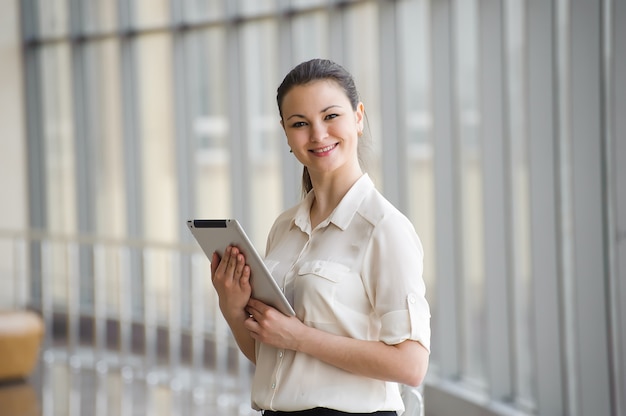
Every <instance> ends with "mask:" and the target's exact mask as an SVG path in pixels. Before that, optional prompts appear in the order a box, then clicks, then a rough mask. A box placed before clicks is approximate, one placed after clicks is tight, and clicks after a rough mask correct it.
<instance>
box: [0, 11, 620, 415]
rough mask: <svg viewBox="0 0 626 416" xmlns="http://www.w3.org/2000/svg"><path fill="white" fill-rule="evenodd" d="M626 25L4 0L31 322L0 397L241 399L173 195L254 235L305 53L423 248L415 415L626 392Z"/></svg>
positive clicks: (21, 410)
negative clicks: (425, 302) (328, 71)
mask: <svg viewBox="0 0 626 416" xmlns="http://www.w3.org/2000/svg"><path fill="white" fill-rule="evenodd" d="M625 40H626V1H625V0H597V1H588V0H552V1H549V0H352V1H350V0H291V1H289V0H21V1H18V0H4V1H2V2H1V4H0V143H1V144H0V189H1V190H2V192H3V195H2V198H1V201H2V203H1V204H0V309H2V310H6V311H9V312H11V311H13V312H19V311H26V310H31V311H35V312H36V313H37V315H38V316H40V317H41V320H42V322H43V324H44V328H45V334H44V335H43V339H42V342H41V348H40V351H39V353H38V357H37V365H36V367H35V368H34V370H33V371H32V372H31V373H29V374H28V375H27V377H25V378H26V380H25V381H23V382H18V383H15V382H13V381H11V382H8V383H7V382H5V383H4V384H0V403H2V400H8V402H5V404H4V405H2V404H0V415H5V414H20V415H21V414H44V415H91V414H120V415H134V414H155V415H160V414H164V415H165V414H167V415H170V414H172V415H173V414H207V415H218V414H219V415H258V413H256V412H253V411H251V409H250V405H249V382H250V379H249V377H250V374H251V371H252V368H251V366H250V365H249V364H248V363H247V361H246V359H245V358H244V357H243V356H242V355H241V354H240V353H239V352H238V350H237V349H236V346H235V345H234V343H233V340H232V339H231V337H230V334H229V332H228V328H227V326H226V324H225V323H224V322H223V320H222V318H221V316H220V315H219V310H218V308H217V305H216V302H215V301H216V298H215V294H214V292H213V288H212V286H211V282H210V277H209V275H210V272H209V263H208V260H207V259H206V257H204V255H203V254H202V253H201V252H200V251H199V249H198V247H197V245H196V244H195V241H194V240H193V239H192V236H191V234H190V233H189V231H188V230H187V228H186V221H187V220H188V219H192V218H226V217H234V218H238V219H239V220H240V221H241V222H242V224H243V225H244V227H245V228H246V229H247V230H248V232H249V234H250V235H251V236H252V239H253V241H254V243H255V245H256V246H257V248H258V249H259V250H260V251H261V252H263V250H264V247H265V238H266V234H267V232H268V231H269V228H270V226H271V225H272V222H273V220H274V218H275V217H276V216H277V215H278V214H279V213H280V212H281V211H282V210H284V209H286V208H287V207H289V206H291V205H294V204H295V203H297V202H298V201H299V198H300V174H301V172H300V167H299V166H298V163H297V162H296V161H295V160H294V158H293V156H292V155H290V154H289V151H288V150H289V149H288V147H287V145H286V139H285V137H284V134H283V132H282V129H281V128H280V124H279V116H278V111H277V108H276V88H277V86H278V85H279V83H280V82H281V80H282V78H283V77H284V75H285V74H286V73H287V72H288V71H289V70H290V69H291V68H292V67H293V66H295V65H296V64H298V63H299V62H301V61H303V60H307V59H310V58H314V57H323V58H330V59H333V60H335V61H337V62H339V63H340V64H342V65H343V66H344V67H346V68H347V69H348V70H349V71H350V72H352V74H353V75H354V76H355V80H356V83H357V87H358V88H359V90H360V93H361V98H362V100H363V102H364V104H365V108H366V113H367V115H368V121H369V134H368V139H369V140H370V141H371V143H370V157H369V168H368V171H369V173H370V176H372V178H373V179H374V181H375V182H376V184H377V186H378V187H379V189H380V190H381V191H382V193H383V194H384V195H385V196H386V197H387V198H388V199H389V200H390V201H392V202H393V203H394V204H395V205H396V206H397V207H399V208H400V209H401V210H402V211H403V212H404V213H405V214H406V215H407V216H408V217H409V218H410V219H411V221H412V222H413V224H414V226H415V228H416V230H417V232H418V234H419V236H420V238H421V239H422V242H423V245H424V248H425V253H426V257H425V269H424V278H425V280H426V284H427V290H428V294H427V295H428V299H429V302H430V304H431V307H432V331H433V339H432V354H431V365H430V369H429V373H428V376H427V379H426V382H425V385H424V386H423V389H422V391H423V394H424V399H425V413H426V415H429V416H430V415H433V416H435V415H453V414H464V415H572V416H579V415H580V416H583V415H584V416H587V415H626V42H625ZM2 319H3V318H2V316H1V315H0V340H1V337H2V336H3V334H5V333H6V331H9V332H10V330H7V329H6V327H7V326H6V325H5V328H4V329H3V324H2ZM2 359H3V358H2V357H0V367H1V365H2V363H1V361H2ZM17 391H20V392H21V393H20V394H18V393H16V392H17ZM7 397H8V399H7ZM16 398H17V399H16ZM15 400H17V402H18V404H17V405H16V404H15V403H13V404H11V405H10V406H13V407H10V406H9V404H7V403H9V402H13V401H15ZM20 403H21V404H20ZM27 404H29V405H27ZM15 406H17V407H15ZM3 409H4V410H3ZM7 409H13V410H7ZM29 412H31V413H29Z"/></svg>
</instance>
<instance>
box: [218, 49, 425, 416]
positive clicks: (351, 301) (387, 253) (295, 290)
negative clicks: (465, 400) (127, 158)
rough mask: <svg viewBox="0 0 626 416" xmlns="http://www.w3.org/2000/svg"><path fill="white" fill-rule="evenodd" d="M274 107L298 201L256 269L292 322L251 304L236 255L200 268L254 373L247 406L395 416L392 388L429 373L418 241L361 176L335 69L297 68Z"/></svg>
mask: <svg viewBox="0 0 626 416" xmlns="http://www.w3.org/2000/svg"><path fill="white" fill-rule="evenodd" d="M277 101H278V110H279V113H280V117H281V121H280V123H281V125H282V127H283V129H284V131H285V134H286V136H287V143H288V145H289V147H290V148H291V151H292V152H293V155H294V156H295V157H296V158H297V159H298V161H300V163H302V164H303V165H304V173H303V190H304V191H305V197H304V198H303V200H302V201H301V202H300V203H299V204H298V205H296V206H294V207H292V208H291V209H288V210H287V211H285V212H283V213H282V214H281V215H280V216H279V217H278V218H277V219H276V221H275V223H274V225H273V226H272V229H271V231H270V234H269V237H268V240H267V250H266V259H265V260H266V263H267V265H268V266H269V268H270V270H272V275H273V276H274V278H275V279H276V280H277V282H278V284H279V285H280V286H281V287H282V288H283V290H284V292H285V294H286V295H287V298H288V299H289V300H290V302H291V303H292V305H293V307H294V310H295V311H296V316H295V317H287V316H285V315H283V314H281V313H280V312H278V311H277V310H276V309H274V308H272V307H270V306H268V305H266V304H264V303H262V302H260V301H258V300H255V299H252V298H250V293H251V288H250V283H249V276H250V271H249V268H248V266H246V265H245V258H244V256H243V255H242V254H241V253H240V252H239V251H238V249H237V248H236V247H229V248H227V249H226V250H225V253H224V256H223V257H222V258H221V259H220V258H219V257H218V256H217V254H215V255H214V257H213V259H212V260H213V261H212V266H211V272H212V279H213V284H214V286H215V288H216V290H217V293H218V295H219V302H220V309H221V311H222V313H223V315H224V317H225V319H226V321H227V322H228V324H229V326H230V328H231V330H232V332H233V334H234V336H235V339H236V341H237V344H238V346H239V348H240V349H241V351H242V352H243V353H244V354H245V355H246V356H247V357H248V358H249V359H250V360H251V361H252V362H253V363H255V364H256V369H255V374H254V379H253V385H252V404H253V407H254V408H256V409H261V410H263V411H264V413H263V414H264V415H265V416H275V415H290V414H291V415H310V416H322V415H324V416H325V415H343V414H346V413H347V414H352V415H353V414H368V415H369V414H375V415H385V416H388V415H396V413H397V412H402V411H403V410H404V407H403V403H402V399H401V397H400V390H399V384H407V385H411V386H417V385H419V384H420V383H421V382H422V380H423V378H424V376H425V374H426V369H427V367H428V356H429V347H430V312H429V307H428V303H427V301H426V298H425V286H424V281H423V278H422V267H423V265H422V261H423V251H422V246H421V243H420V241H419V238H418V236H417V234H416V233H415V230H414V228H413V226H412V225H411V223H410V221H409V220H408V219H407V218H406V217H405V216H404V215H403V214H402V213H400V211H398V210H397V209H396V208H395V207H393V206H392V205H391V204H390V203H389V202H388V201H387V200H386V199H385V198H384V197H383V196H382V195H381V194H380V193H379V192H378V191H377V190H376V189H375V187H374V184H373V182H372V181H371V179H370V178H369V177H368V175H367V174H364V173H363V171H362V169H361V166H360V163H359V156H358V153H359V152H358V148H359V141H360V140H361V135H362V132H363V128H364V114H365V110H364V106H363V103H361V102H360V101H359V97H358V93H357V91H356V88H355V85H354V81H353V79H352V76H351V75H350V74H349V73H348V72H347V71H346V70H345V69H344V68H343V67H341V66H340V65H338V64H336V63H334V62H331V61H328V60H322V59H314V60H311V61H308V62H304V63H301V64H300V65H298V66H296V67H295V68H294V69H292V70H291V72H289V73H288V74H287V76H286V77H285V79H284V80H283V82H282V84H281V85H280V86H279V88H278V95H277Z"/></svg>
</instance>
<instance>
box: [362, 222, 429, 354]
mask: <svg viewBox="0 0 626 416" xmlns="http://www.w3.org/2000/svg"><path fill="white" fill-rule="evenodd" d="M423 259H424V252H423V248H422V244H421V242H420V240H419V237H418V236H417V233H416V232H415V230H414V228H413V226H412V225H411V223H410V222H409V221H408V220H406V219H405V218H404V217H401V216H390V217H385V218H383V219H382V220H381V223H380V224H377V226H376V231H375V233H374V234H373V235H372V241H371V242H370V247H369V250H368V253H367V256H366V264H367V267H364V270H363V276H364V279H365V280H366V282H367V283H366V284H367V287H368V291H369V293H370V297H371V299H372V303H373V305H374V309H375V311H376V313H377V314H378V315H379V316H380V320H381V330H380V340H381V341H383V342H385V343H386V344H390V345H395V344H399V343H401V342H403V341H406V340H408V339H410V340H414V341H418V342H420V343H421V344H422V345H423V346H424V347H425V348H426V349H427V350H428V351H430V308H429V305H428V301H427V300H426V286H425V284H424V279H423V276H422V273H423V267H424V265H423Z"/></svg>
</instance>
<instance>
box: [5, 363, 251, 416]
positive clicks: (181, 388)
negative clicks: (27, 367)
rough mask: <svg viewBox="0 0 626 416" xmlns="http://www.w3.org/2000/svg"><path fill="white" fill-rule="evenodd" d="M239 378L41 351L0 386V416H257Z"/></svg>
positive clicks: (245, 388)
mask: <svg viewBox="0 0 626 416" xmlns="http://www.w3.org/2000/svg"><path fill="white" fill-rule="evenodd" d="M85 363H87V364H85ZM241 380H242V379H241V377H236V376H229V375H223V374H222V375H220V376H217V375H215V374H211V373H208V372H201V373H199V372H197V371H190V370H189V369H185V368H180V369H177V372H176V375H175V376H174V377H173V376H172V374H171V370H167V369H158V368H156V369H153V371H151V372H150V373H145V374H144V373H142V371H141V370H137V369H136V368H135V369H133V368H132V367H128V366H127V367H122V368H120V367H118V366H110V365H108V364H107V363H106V360H105V361H99V362H98V363H97V364H96V365H91V363H89V360H84V359H81V358H80V357H76V356H73V357H71V358H70V359H68V358H67V356H64V354H63V351H54V352H53V351H46V352H44V353H43V354H42V359H41V360H40V362H39V364H38V366H37V368H36V369H35V371H34V372H33V374H32V375H31V376H30V377H29V378H28V380H24V381H16V382H9V383H7V382H5V383H3V384H0V416H40V415H41V416H53V415H54V416H57V415H59V416H60V415H63V416H79V415H80V416H82V415H90V416H91V415H94V416H99V415H116V416H117V415H119V416H131V415H132V416H135V415H137V416H140V415H141V416H143V415H154V416H159V415H168V416H170V415H171V416H176V415H185V416H187V415H189V416H196V415H208V416H259V415H260V413H258V412H255V411H253V410H252V409H251V408H250V393H249V387H248V385H249V383H248V382H247V381H246V380H244V381H243V382H242V381H241Z"/></svg>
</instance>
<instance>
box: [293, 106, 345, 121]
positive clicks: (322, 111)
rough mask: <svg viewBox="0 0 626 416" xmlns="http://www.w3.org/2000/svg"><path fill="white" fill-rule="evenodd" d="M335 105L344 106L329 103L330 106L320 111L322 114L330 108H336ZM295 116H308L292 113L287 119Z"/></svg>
mask: <svg viewBox="0 0 626 416" xmlns="http://www.w3.org/2000/svg"><path fill="white" fill-rule="evenodd" d="M335 107H336V108H342V107H341V106H340V105H339V104H332V105H329V106H328V107H326V108H324V109H322V110H321V111H320V114H322V113H325V112H326V111H328V110H330V109H331V108H335ZM293 117H300V118H306V117H304V116H303V115H302V114H292V115H290V116H289V117H287V120H289V119H291V118H293Z"/></svg>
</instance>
